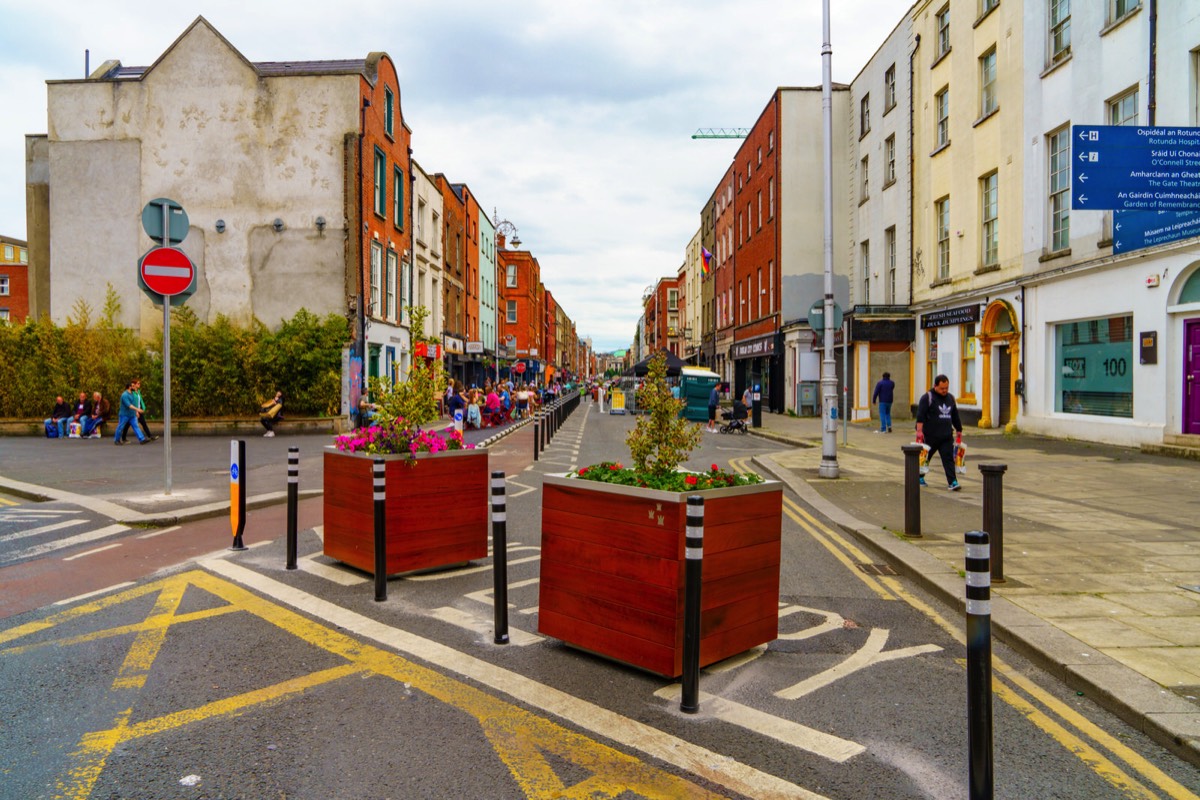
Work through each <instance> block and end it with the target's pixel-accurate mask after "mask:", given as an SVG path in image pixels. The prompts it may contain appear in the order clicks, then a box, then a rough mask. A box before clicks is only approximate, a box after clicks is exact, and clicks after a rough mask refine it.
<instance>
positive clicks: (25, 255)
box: [21, 247, 29, 264]
mask: <svg viewBox="0 0 1200 800" xmlns="http://www.w3.org/2000/svg"><path fill="white" fill-rule="evenodd" d="M21 263H22V264H28V263H29V251H28V250H26V249H25V248H24V247H22V248H21Z"/></svg>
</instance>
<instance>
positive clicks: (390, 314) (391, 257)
mask: <svg viewBox="0 0 1200 800" xmlns="http://www.w3.org/2000/svg"><path fill="white" fill-rule="evenodd" d="M384 286H385V287H386V289H385V290H384V291H385V292H386V294H387V302H386V311H385V312H384V316H385V318H387V319H395V318H396V253H395V251H393V250H388V253H387V275H386V276H385V278H384Z"/></svg>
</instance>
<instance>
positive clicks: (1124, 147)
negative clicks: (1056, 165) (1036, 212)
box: [1071, 125, 1200, 211]
mask: <svg viewBox="0 0 1200 800" xmlns="http://www.w3.org/2000/svg"><path fill="white" fill-rule="evenodd" d="M1071 166H1072V170H1071V172H1072V174H1071V208H1073V209H1078V210H1085V211H1086V210H1105V209H1111V210H1118V211H1190V210H1196V209H1200V128H1161V127H1140V126H1134V125H1075V126H1072V128H1071Z"/></svg>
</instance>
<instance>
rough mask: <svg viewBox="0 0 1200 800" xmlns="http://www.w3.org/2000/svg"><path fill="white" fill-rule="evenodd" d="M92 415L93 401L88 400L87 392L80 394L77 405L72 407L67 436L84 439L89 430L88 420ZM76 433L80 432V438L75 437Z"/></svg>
mask: <svg viewBox="0 0 1200 800" xmlns="http://www.w3.org/2000/svg"><path fill="white" fill-rule="evenodd" d="M91 415H92V401H91V400H89V399H88V396H87V392H80V393H79V399H78V400H76V401H75V405H74V406H72V407H71V418H70V419H69V420H67V435H68V436H72V437H73V438H82V437H83V436H84V435H85V433H84V429H85V428H87V418H88V417H90V416H91ZM75 431H79V436H78V437H74V433H75Z"/></svg>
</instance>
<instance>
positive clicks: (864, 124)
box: [858, 94, 871, 137]
mask: <svg viewBox="0 0 1200 800" xmlns="http://www.w3.org/2000/svg"><path fill="white" fill-rule="evenodd" d="M869 130H871V95H870V94H864V95H863V99H862V100H861V101H860V102H859V104H858V135H859V136H860V137H861V136H862V135H863V134H865V133H867V132H868V131H869Z"/></svg>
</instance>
